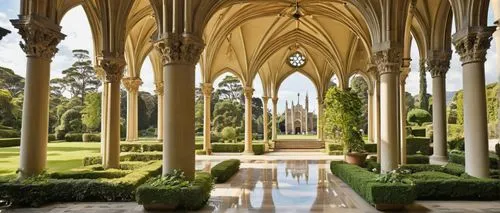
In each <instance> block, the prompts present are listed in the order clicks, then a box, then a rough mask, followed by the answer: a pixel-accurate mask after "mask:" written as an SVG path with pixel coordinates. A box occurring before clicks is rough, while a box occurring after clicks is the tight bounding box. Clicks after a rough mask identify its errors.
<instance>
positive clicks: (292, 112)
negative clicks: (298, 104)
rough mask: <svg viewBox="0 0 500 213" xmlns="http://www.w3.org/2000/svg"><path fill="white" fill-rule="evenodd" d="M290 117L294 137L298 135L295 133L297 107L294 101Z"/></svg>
mask: <svg viewBox="0 0 500 213" xmlns="http://www.w3.org/2000/svg"><path fill="white" fill-rule="evenodd" d="M290 114H291V115H290V117H291V120H292V121H291V122H290V123H291V124H292V135H295V134H297V133H296V132H295V105H294V104H293V101H292V107H291V108H290Z"/></svg>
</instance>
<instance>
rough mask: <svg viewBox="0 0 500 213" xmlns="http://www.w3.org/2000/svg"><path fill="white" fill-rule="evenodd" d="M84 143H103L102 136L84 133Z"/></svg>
mask: <svg viewBox="0 0 500 213" xmlns="http://www.w3.org/2000/svg"><path fill="white" fill-rule="evenodd" d="M82 141H83V142H101V134H89V133H84V134H83V135H82Z"/></svg>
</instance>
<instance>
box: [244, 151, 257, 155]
mask: <svg viewBox="0 0 500 213" xmlns="http://www.w3.org/2000/svg"><path fill="white" fill-rule="evenodd" d="M241 155H255V153H254V152H253V151H243V152H242V153H241Z"/></svg>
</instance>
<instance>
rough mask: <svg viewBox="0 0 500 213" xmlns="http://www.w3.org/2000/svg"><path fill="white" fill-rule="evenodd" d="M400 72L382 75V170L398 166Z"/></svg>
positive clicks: (385, 170) (390, 169)
mask: <svg viewBox="0 0 500 213" xmlns="http://www.w3.org/2000/svg"><path fill="white" fill-rule="evenodd" d="M397 87H398V73H396V72H388V73H384V74H382V75H381V76H380V117H381V118H382V119H380V127H381V128H380V142H381V143H380V146H381V151H382V152H381V154H382V155H381V161H380V162H381V171H382V172H384V173H385V172H389V171H392V170H394V169H396V168H398V155H397V153H398V144H397V142H398V133H397V131H398V128H399V124H398V118H397V113H394V112H397V111H398V110H397V106H398V105H397V99H398V97H397V95H396V92H395V91H397V89H396V88H397Z"/></svg>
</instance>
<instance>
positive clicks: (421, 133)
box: [411, 127, 426, 137]
mask: <svg viewBox="0 0 500 213" xmlns="http://www.w3.org/2000/svg"><path fill="white" fill-rule="evenodd" d="M425 132H426V129H425V127H412V129H411V134H412V135H413V136H415V137H425V136H426V135H425Z"/></svg>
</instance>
